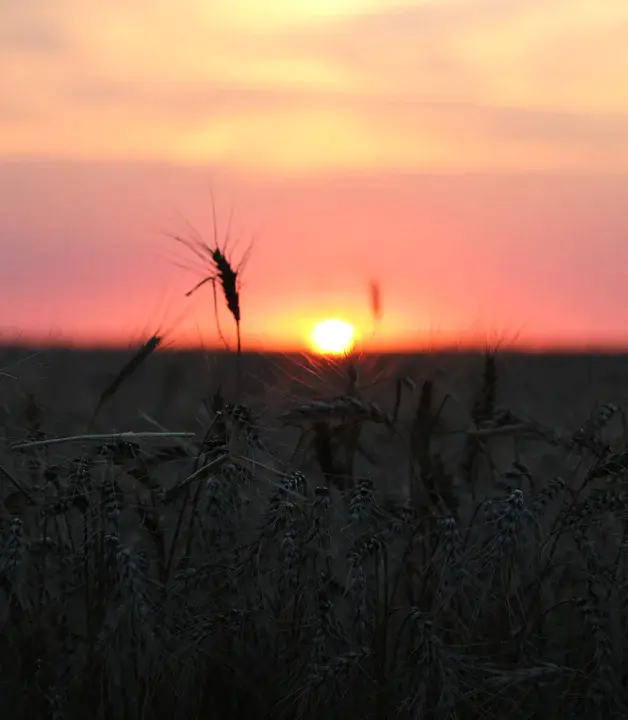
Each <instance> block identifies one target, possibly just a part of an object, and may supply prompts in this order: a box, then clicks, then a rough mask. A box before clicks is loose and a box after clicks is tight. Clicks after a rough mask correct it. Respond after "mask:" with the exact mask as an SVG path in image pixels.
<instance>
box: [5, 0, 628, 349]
mask: <svg viewBox="0 0 628 720" xmlns="http://www.w3.org/2000/svg"><path fill="white" fill-rule="evenodd" d="M627 37H628V2H626V0H414V1H413V0H407V1H406V2H400V1H399V2H396V1H395V0H228V1H227V0H224V1H221V0H217V1H215V2H213V1H209V0H184V1H182V2H180V3H175V2H174V1H173V0H133V2H129V0H124V2H123V1H122V0H110V1H109V2H106V3H105V2H96V1H95V0H55V1H54V2H49V1H48V0H29V1H28V2H25V1H24V0H0V68H1V72H0V307H1V308H2V309H3V310H2V314H1V316H0V338H1V339H4V340H7V341H11V340H14V339H16V338H18V337H22V338H24V339H28V338H32V337H42V336H43V337H49V338H53V337H56V338H59V337H62V338H65V339H67V340H68V341H72V342H77V343H80V342H111V341H120V342H124V343H126V342H128V341H129V339H135V340H138V339H141V338H143V337H145V335H146V333H150V332H152V331H154V330H155V329H156V328H157V327H161V328H162V329H164V330H166V331H167V335H168V337H170V338H171V340H172V341H173V342H175V343H177V342H178V343H180V342H199V341H202V342H204V343H205V344H207V345H212V344H214V343H215V342H216V341H217V336H216V330H215V323H214V318H213V310H212V303H211V292H210V291H209V289H207V290H206V292H202V293H199V294H198V295H197V296H195V297H194V298H192V299H191V300H189V301H187V300H185V298H183V297H182V295H183V293H184V292H185V291H186V290H187V289H189V287H191V285H193V284H194V282H195V281H196V280H197V279H199V277H200V276H201V273H202V268H200V266H199V265H198V263H197V264H196V272H192V271H184V270H182V269H180V268H178V267H176V265H175V264H174V263H175V262H176V261H180V262H185V261H186V258H187V256H186V255H185V253H184V252H183V251H182V250H181V249H180V248H177V247H175V245H174V244H173V243H172V242H170V241H168V240H167V239H166V238H165V237H164V236H163V233H168V232H185V228H186V225H185V220H189V221H190V222H191V223H192V224H193V225H194V226H195V227H196V228H197V229H198V230H199V231H201V232H202V233H203V235H204V236H206V237H207V238H208V239H209V238H210V237H211V203H210V189H211V188H213V189H214V192H215V194H216V198H217V205H218V212H219V220H220V221H221V225H222V227H223V228H224V224H225V222H226V219H227V216H228V213H229V210H230V208H231V206H232V205H233V208H234V227H235V230H236V231H237V234H238V235H239V236H240V237H241V241H240V242H239V244H238V245H237V246H236V247H235V250H234V253H235V258H236V259H237V257H238V256H239V254H240V253H241V252H242V251H243V250H244V249H245V248H246V246H247V244H248V242H249V239H250V238H251V236H252V235H256V236H257V237H258V240H257V242H256V244H255V246H254V250H253V253H252V256H251V260H250V262H249V265H248V266H247V269H246V272H245V275H244V283H245V286H244V289H243V334H244V344H245V347H249V348H254V347H265V348H272V347H282V348H283V347H298V346H300V345H302V343H303V341H304V337H305V335H307V332H308V328H309V326H310V325H311V323H312V322H314V321H316V320H318V319H322V318H324V317H326V316H331V315H337V316H341V317H343V318H345V319H347V320H349V321H350V322H353V323H355V324H357V326H358V330H359V331H360V332H361V334H362V336H363V340H362V342H363V344H364V346H365V347H372V348H376V347H379V348H382V347H386V348H403V349H405V348H410V347H420V346H422V345H424V344H425V343H426V342H428V343H430V342H431V343H438V342H440V341H443V339H446V340H447V341H449V342H456V341H459V342H466V341H467V340H468V339H469V338H471V337H476V338H477V337H480V338H486V337H496V336H499V337H503V338H511V339H514V338H515V337H516V338H517V342H518V343H520V344H539V343H540V344H543V343H545V344H548V343H549V344H564V343H572V344H577V345H582V344H589V343H590V344H599V343H620V344H621V343H624V341H625V338H626V337H627V336H628V333H627V331H628V314H627V313H626V309H627V307H628V283H626V282H625V273H626V268H628V91H627V90H626V89H625V78H626V77H628V53H626V52H625V43H626V38H627ZM372 279H376V280H377V281H378V282H379V283H380V285H381V290H382V300H383V310H384V316H383V320H382V323H381V326H380V327H379V328H378V330H377V332H376V334H375V335H373V336H372V335H371V324H370V320H369V305H368V284H369V281H371V280H372ZM221 320H222V323H223V326H224V327H225V328H226V329H230V324H229V318H228V317H226V316H222V317H221ZM626 344H627V345H628V343H626Z"/></svg>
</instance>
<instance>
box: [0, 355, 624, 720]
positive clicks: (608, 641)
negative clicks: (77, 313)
mask: <svg viewBox="0 0 628 720" xmlns="http://www.w3.org/2000/svg"><path fill="white" fill-rule="evenodd" d="M144 355H145V357H144V356H142V358H141V361H140V362H136V363H135V365H134V366H132V367H131V369H130V370H129V367H130V366H129V361H130V360H132V359H133V357H134V356H133V352H129V353H127V354H123V353H113V352H111V353H107V352H87V351H85V352H80V351H62V350H49V351H45V352H41V353H34V352H33V351H26V350H24V349H19V348H6V349H5V350H4V351H2V353H1V354H0V369H1V370H2V373H3V374H2V375H0V412H1V413H2V427H3V437H2V441H1V445H0V483H1V484H0V487H1V497H2V506H1V508H0V510H1V519H0V536H1V537H0V623H1V624H2V633H1V635H0V637H1V638H2V644H1V645H0V662H1V667H2V673H1V674H0V706H1V707H2V708H3V710H4V711H5V715H4V716H5V717H11V718H55V719H59V720H60V719H61V718H72V719H73V718H83V717H86V716H87V714H89V716H90V717H96V718H103V719H105V718H129V720H130V719H135V718H138V719H139V718H178V717H186V718H210V717H211V718H218V719H220V718H225V719H226V718H285V719H286V720H288V719H292V718H295V719H296V718H299V719H300V718H303V719H304V720H306V719H312V720H313V719H314V718H356V719H357V718H360V719H369V720H370V719H371V718H372V719H373V720H384V718H386V719H388V718H403V719H405V718H407V719H408V720H410V719H411V718H412V719H417V720H418V719H419V718H439V719H440V718H443V719H445V718H460V719H466V718H469V719H471V718H522V719H523V718H541V717H543V718H565V717H582V718H593V717H599V718H615V717H617V718H619V717H626V716H627V710H626V705H627V704H628V703H627V698H626V690H625V687H626V685H627V683H626V670H625V667H627V666H628V665H627V663H626V657H625V650H624V648H625V647H626V646H627V643H626V640H628V622H627V615H626V610H627V609H628V608H627V605H628V587H627V582H628V563H627V562H626V552H625V551H626V547H627V543H626V540H627V531H628V524H627V522H626V520H627V509H628V496H627V495H626V489H625V485H626V480H627V479H628V470H627V468H628V447H627V445H626V423H625V415H624V410H623V409H624V408H625V407H627V406H628V358H626V357H623V356H619V355H617V356H611V355H608V356H603V355H562V356H559V355H552V356H550V355H522V354H514V353H508V352H502V351H493V350H487V352H486V353H476V354H472V353H466V354H465V353H449V354H445V353H441V354H438V353H427V354H424V355H416V356H369V355H364V356H358V355H354V356H348V357H345V358H341V359H339V360H323V359H320V358H314V357H306V356H296V355H295V356H289V355H283V356H279V355H266V356H264V355H256V354H246V353H243V354H240V355H239V356H232V355H229V354H227V353H214V354H204V353H176V352H167V351H162V350H160V348H159V347H155V348H150V352H148V351H146V350H144Z"/></svg>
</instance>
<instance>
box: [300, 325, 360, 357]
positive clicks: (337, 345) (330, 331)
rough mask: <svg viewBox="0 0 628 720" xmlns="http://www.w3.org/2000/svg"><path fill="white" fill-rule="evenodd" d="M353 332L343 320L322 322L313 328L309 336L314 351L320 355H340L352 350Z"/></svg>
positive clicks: (351, 327)
mask: <svg viewBox="0 0 628 720" xmlns="http://www.w3.org/2000/svg"><path fill="white" fill-rule="evenodd" d="M354 340H355V330H354V328H353V326H352V325H349V323H347V322H344V320H336V319H331V320H323V321H322V322H319V323H318V324H317V325H315V326H314V329H313V330H312V335H311V341H312V346H313V348H314V350H315V351H316V352H318V353H320V354H321V355H340V354H342V353H346V352H349V351H350V350H351V349H352V348H353V343H354Z"/></svg>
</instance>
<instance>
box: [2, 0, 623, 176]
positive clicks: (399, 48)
mask: <svg viewBox="0 0 628 720" xmlns="http://www.w3.org/2000/svg"><path fill="white" fill-rule="evenodd" d="M0 2H2V3H3V4H0V13H2V15H3V20H4V22H3V23H1V24H0V27H2V30H0V54H2V56H3V58H4V59H3V65H4V67H5V68H7V70H6V71H5V72H4V73H3V75H2V76H0V108H3V107H4V108H9V111H6V110H5V112H2V110H0V154H4V155H7V154H25V155H61V156H64V157H93V158H115V159H124V158H127V159H129V160H133V159H156V160H158V159H167V160H174V161H177V160H178V161H183V162H191V161H193V160H195V159H196V160H197V161H199V162H202V161H212V160H221V161H224V160H225V159H228V161H229V162H233V163H235V164H238V165H242V164H246V163H247V162H250V163H252V164H253V165H254V166H255V167H258V168H259V167H262V166H266V167H267V168H268V169H270V170H272V169H273V168H275V167H276V168H283V169H285V168H286V167H290V168H291V169H293V170H295V171H296V170H298V169H299V167H300V166H301V167H303V169H307V170H311V169H312V168H316V167H317V166H318V167H319V168H325V167H330V166H334V167H335V166H339V165H340V166H342V165H343V164H345V163H348V164H353V165H352V166H353V167H355V168H360V167H373V166H374V165H376V166H379V167H382V168H383V167H403V168H406V169H407V168H409V167H410V168H411V167H416V168H432V167H459V168H462V169H468V168H475V169H482V168H485V169H496V168H511V169H525V168H527V167H529V166H532V167H542V168H548V169H551V168H564V169H569V168H574V167H578V168H581V167H590V168H591V169H614V170H617V169H628V157H627V153H626V151H622V150H621V147H622V146H626V145H628V143H627V142H626V141H627V139H628V138H627V133H628V131H626V130H625V129H624V128H625V127H626V123H625V119H626V114H628V96H626V94H625V93H622V92H620V90H619V89H621V87H622V86H623V78H625V77H626V74H627V73H628V55H627V54H626V53H625V52H624V45H625V40H624V38H625V34H626V31H627V30H628V3H625V0H606V1H605V3H604V4H603V5H602V4H600V3H599V2H598V0H572V1H571V2H570V3H569V4H567V3H564V2H562V1H561V0H542V1H541V0H511V1H510V2H503V0H473V1H472V0H441V1H440V2H413V3H406V4H405V5H402V4H401V3H399V2H394V1H392V0H391V2H385V1H384V0H333V2H332V0H319V1H318V2H314V1H313V0H312V2H309V1H308V2H305V1H304V2H299V3H294V2H292V1H290V2H288V0H270V1H269V2H268V1H267V2H262V0H232V2H231V3H224V4H211V3H207V2H205V1H202V0H189V2H186V3H185V4H181V5H179V6H175V5H174V4H173V3H171V2H168V1H167V0H155V1H154V2H150V3H149V2H148V0H143V1H138V2H136V3H132V4H129V3H127V2H122V0H112V1H111V2H109V3H106V4H105V3H100V4H97V3H96V2H95V1H94V0H81V2H80V5H79V0H57V1H56V2H55V3H47V2H43V0H32V2H31V3H29V4H28V12H27V11H26V9H25V8H26V4H25V3H23V2H18V1H17V0H0ZM11 60H13V61H11Z"/></svg>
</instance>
